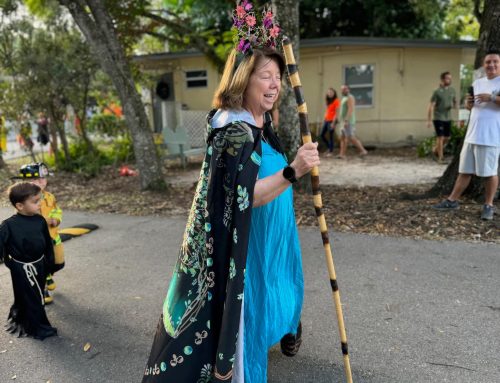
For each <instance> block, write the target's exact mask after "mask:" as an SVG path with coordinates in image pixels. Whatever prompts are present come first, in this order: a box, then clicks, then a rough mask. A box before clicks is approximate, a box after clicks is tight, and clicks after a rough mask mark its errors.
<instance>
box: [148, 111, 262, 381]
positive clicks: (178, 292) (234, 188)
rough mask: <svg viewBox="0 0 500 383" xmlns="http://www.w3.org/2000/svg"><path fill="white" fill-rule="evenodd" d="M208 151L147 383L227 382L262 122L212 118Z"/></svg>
mask: <svg viewBox="0 0 500 383" xmlns="http://www.w3.org/2000/svg"><path fill="white" fill-rule="evenodd" d="M213 113H214V111H212V112H211V113H210V114H209V116H208V123H207V129H208V137H209V138H208V140H207V144H208V145H207V152H206V156H205V159H204V162H203V165H202V169H201V173H200V178H199V181H198V186H197V189H196V194H195V197H194V201H193V205H192V208H191V212H190V215H189V218H188V223H187V226H186V230H185V234H184V240H183V243H182V245H181V249H180V253H179V259H178V261H177V264H176V266H175V269H174V273H173V277H172V280H171V283H170V286H169V289H168V293H167V297H166V299H165V302H164V306H163V315H162V316H161V317H160V321H159V323H158V328H157V331H156V335H155V338H154V341H153V346H152V349H151V354H150V356H149V360H148V363H147V366H146V369H145V372H144V378H143V380H142V382H143V383H160V382H161V383H166V382H168V383H180V382H182V383H204V382H230V381H231V380H232V375H233V363H234V361H235V352H236V342H237V337H238V328H239V322H240V313H241V308H242V299H243V290H244V270H245V265H246V256H247V248H248V237H249V231H250V222H251V221H250V220H251V212H252V202H253V192H254V186H255V182H256V179H257V175H258V171H259V167H260V161H261V134H262V129H259V128H256V127H254V126H251V125H249V124H247V123H245V122H235V123H231V124H229V125H227V126H224V127H222V128H218V129H213V128H212V127H211V126H210V119H211V117H212V116H213Z"/></svg>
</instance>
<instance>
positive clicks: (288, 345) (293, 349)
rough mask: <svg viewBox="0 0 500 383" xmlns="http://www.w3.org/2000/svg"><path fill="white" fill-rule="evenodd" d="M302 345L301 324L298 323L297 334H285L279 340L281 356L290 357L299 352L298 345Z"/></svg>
mask: <svg viewBox="0 0 500 383" xmlns="http://www.w3.org/2000/svg"><path fill="white" fill-rule="evenodd" d="M301 344H302V323H301V322H299V326H298V327H297V334H295V335H292V334H286V335H285V336H284V337H283V338H281V341H280V346H281V352H282V353H283V355H286V356H289V357H292V356H295V355H297V353H298V352H299V348H300V345H301Z"/></svg>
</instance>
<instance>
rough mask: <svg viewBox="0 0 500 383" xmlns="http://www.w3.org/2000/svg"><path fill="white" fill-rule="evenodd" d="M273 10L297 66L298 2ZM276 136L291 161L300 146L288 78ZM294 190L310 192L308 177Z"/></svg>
mask: <svg viewBox="0 0 500 383" xmlns="http://www.w3.org/2000/svg"><path fill="white" fill-rule="evenodd" d="M272 4H273V10H274V13H275V14H276V18H277V20H278V23H279V25H280V27H281V33H283V35H284V36H286V37H288V39H289V40H290V42H291V43H292V48H293V54H294V56H295V61H296V62H297V65H299V62H300V57H299V43H300V34H299V2H298V1H295V0H273V3H272ZM280 48H281V47H280ZM278 135H279V138H280V140H281V142H282V144H283V148H284V150H285V153H286V155H287V157H288V159H289V161H292V160H293V159H294V158H295V155H296V154H297V149H298V147H299V145H300V144H301V136H300V125H299V115H298V113H297V100H296V98H295V93H294V91H293V88H292V86H291V83H290V80H289V79H288V76H286V80H285V81H283V86H282V89H281V95H280V105H279V122H278ZM295 188H296V189H301V190H305V191H310V190H311V183H310V181H309V177H302V178H301V179H300V180H299V182H297V183H296V184H295Z"/></svg>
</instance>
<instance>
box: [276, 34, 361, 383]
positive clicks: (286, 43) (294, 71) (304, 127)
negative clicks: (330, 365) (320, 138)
mask: <svg viewBox="0 0 500 383" xmlns="http://www.w3.org/2000/svg"><path fill="white" fill-rule="evenodd" d="M283 51H284V53H285V61H286V66H287V70H288V76H289V78H290V82H291V83H292V87H293V91H294V93H295V99H296V100H297V110H298V112H299V121H300V134H301V136H302V143H304V144H306V143H308V142H312V139H311V131H310V130H309V124H308V114H307V105H306V102H305V100H304V93H303V91H302V84H301V83H300V78H299V71H298V68H297V64H296V62H295V56H294V54H293V50H292V44H291V42H290V40H289V39H288V38H286V37H285V38H284V39H283ZM311 183H312V192H313V201H314V209H315V210H316V216H317V217H318V223H319V229H320V231H321V238H322V239H323V247H324V249H325V256H326V264H327V267H328V274H329V276H330V285H331V287H332V292H333V300H334V302H335V311H336V313H337V321H338V324H339V333H340V342H341V348H342V355H343V358H344V370H345V375H346V379H347V382H348V383H352V373H351V364H350V362H349V351H348V349H347V336H346V332H345V326H344V315H343V314H342V305H341V303H340V293H339V286H338V284H337V276H336V274H335V266H334V264H333V254H332V249H331V246H330V240H329V238H328V227H327V225H326V220H325V215H324V214H323V212H322V207H323V201H322V199H321V191H320V189H319V168H318V167H317V166H315V167H314V168H313V169H312V170H311Z"/></svg>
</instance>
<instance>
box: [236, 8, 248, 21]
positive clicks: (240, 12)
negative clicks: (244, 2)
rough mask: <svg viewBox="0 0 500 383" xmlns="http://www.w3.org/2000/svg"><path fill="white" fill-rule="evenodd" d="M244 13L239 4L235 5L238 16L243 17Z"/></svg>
mask: <svg viewBox="0 0 500 383" xmlns="http://www.w3.org/2000/svg"><path fill="white" fill-rule="evenodd" d="M246 14H247V13H246V12H245V9H244V8H243V7H242V6H241V5H238V6H237V7H236V15H237V16H238V18H240V19H242V18H244V17H245V15H246Z"/></svg>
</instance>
